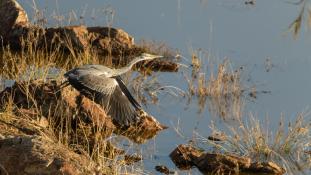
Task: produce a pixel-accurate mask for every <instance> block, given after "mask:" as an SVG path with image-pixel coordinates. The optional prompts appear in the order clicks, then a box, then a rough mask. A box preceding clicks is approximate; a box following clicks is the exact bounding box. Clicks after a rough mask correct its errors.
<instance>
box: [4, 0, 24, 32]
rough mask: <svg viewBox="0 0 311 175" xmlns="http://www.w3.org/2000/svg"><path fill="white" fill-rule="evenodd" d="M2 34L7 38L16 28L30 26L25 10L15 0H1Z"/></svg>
mask: <svg viewBox="0 0 311 175" xmlns="http://www.w3.org/2000/svg"><path fill="white" fill-rule="evenodd" d="M0 16H1V18H0V24H1V25H0V36H1V37H3V38H6V37H8V36H9V35H10V33H13V31H15V30H19V29H20V28H25V27H28V26H29V20H28V17H27V14H26V12H25V10H24V9H23V8H22V7H21V6H20V5H19V3H18V2H16V1H15V0H1V1H0Z"/></svg>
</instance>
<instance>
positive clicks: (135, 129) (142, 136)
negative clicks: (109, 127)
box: [115, 110, 168, 143]
mask: <svg viewBox="0 0 311 175" xmlns="http://www.w3.org/2000/svg"><path fill="white" fill-rule="evenodd" d="M138 112H139V115H140V117H141V119H140V121H139V122H138V123H137V124H136V125H132V126H130V127H129V128H125V129H117V130H116V131H115V133H118V134H122V135H124V136H126V137H128V138H129V139H131V140H132V141H134V142H136V143H144V142H145V141H147V140H149V139H151V138H153V137H155V136H156V135H157V134H158V132H160V131H162V130H164V129H167V128H168V127H167V126H164V125H162V124H161V123H159V122H158V121H157V120H156V119H155V118H154V117H153V116H151V115H149V114H147V113H146V112H145V111H143V110H140V111H138ZM117 128H120V127H117Z"/></svg>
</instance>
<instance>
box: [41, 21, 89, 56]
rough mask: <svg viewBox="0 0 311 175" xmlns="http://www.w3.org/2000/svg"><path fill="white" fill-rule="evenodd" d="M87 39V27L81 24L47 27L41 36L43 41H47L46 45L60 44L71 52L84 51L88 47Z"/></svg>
mask: <svg viewBox="0 0 311 175" xmlns="http://www.w3.org/2000/svg"><path fill="white" fill-rule="evenodd" d="M88 39H89V36H88V31H87V28H86V27H85V26H83V25H81V26H65V27H58V28H47V29H46V30H45V35H44V36H43V41H44V42H46V43H47V46H53V47H55V48H56V47H59V46H60V47H61V48H62V49H67V50H68V51H71V52H72V51H78V52H79V51H80V52H81V51H85V50H86V48H88V47H89V40H88ZM41 43H42V42H41ZM72 49H74V50H72Z"/></svg>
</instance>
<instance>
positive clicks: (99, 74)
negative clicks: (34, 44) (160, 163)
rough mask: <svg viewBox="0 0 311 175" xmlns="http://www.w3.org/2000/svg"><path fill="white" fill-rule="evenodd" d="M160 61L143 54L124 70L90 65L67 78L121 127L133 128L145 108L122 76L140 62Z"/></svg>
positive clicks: (123, 68) (84, 66) (154, 56)
mask: <svg viewBox="0 0 311 175" xmlns="http://www.w3.org/2000/svg"><path fill="white" fill-rule="evenodd" d="M160 57H162V56H158V55H151V54H146V53H143V54H141V55H140V56H139V57H136V58H135V59H133V60H132V61H131V62H130V63H129V64H128V65H127V66H125V67H122V68H120V69H113V68H109V67H106V66H103V65H94V64H88V65H83V66H81V67H78V68H74V69H71V70H69V71H68V72H66V73H65V74H64V76H65V78H67V83H68V84H70V85H71V86H73V87H74V88H75V89H76V90H78V91H79V92H80V93H81V94H82V95H84V96H86V97H87V98H89V99H91V100H94V102H96V103H97V104H100V105H101V106H103V107H104V109H105V110H106V111H107V113H108V115H110V116H111V117H112V119H113V120H114V121H115V122H117V124H119V125H121V126H129V125H130V124H133V123H134V122H137V121H138V119H139V116H138V112H137V110H141V105H140V104H139V103H138V102H137V101H136V100H135V98H134V97H133V96H132V95H131V93H130V92H129V90H128V89H127V87H126V85H125V84H124V82H123V80H122V79H121V77H120V75H122V74H124V73H126V72H128V71H129V70H130V69H131V68H132V66H133V65H135V64H136V63H137V62H139V61H143V60H152V59H154V58H160Z"/></svg>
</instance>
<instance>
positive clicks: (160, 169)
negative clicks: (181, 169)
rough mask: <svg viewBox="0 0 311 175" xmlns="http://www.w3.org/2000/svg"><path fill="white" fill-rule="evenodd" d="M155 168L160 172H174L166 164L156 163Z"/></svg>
mask: <svg viewBox="0 0 311 175" xmlns="http://www.w3.org/2000/svg"><path fill="white" fill-rule="evenodd" d="M155 170H156V171H158V172H160V173H162V174H175V173H174V172H173V171H170V169H168V168H167V167H166V166H164V165H157V166H155Z"/></svg>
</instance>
